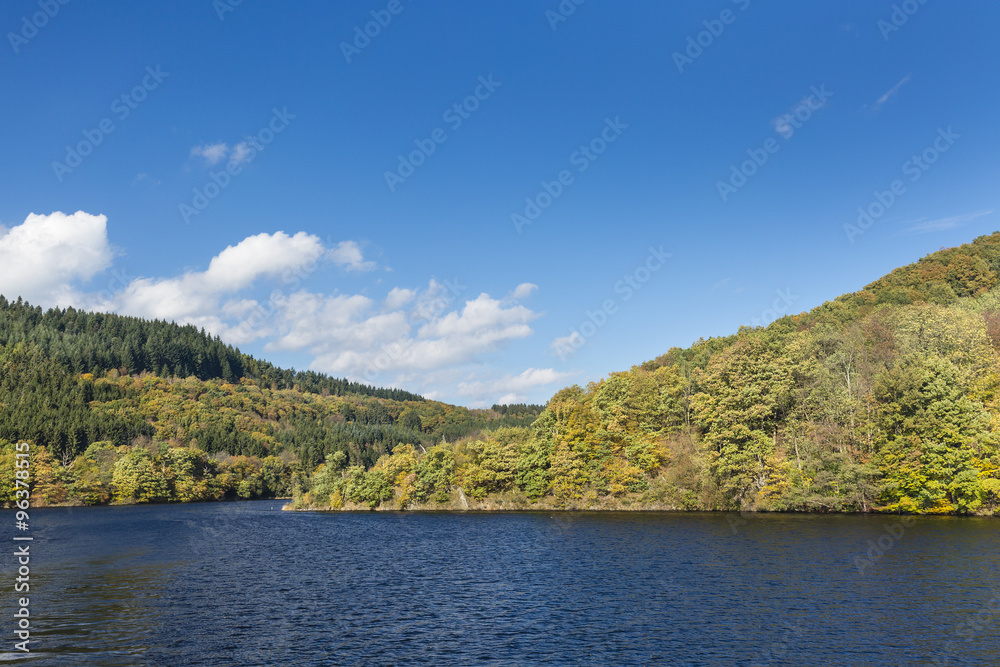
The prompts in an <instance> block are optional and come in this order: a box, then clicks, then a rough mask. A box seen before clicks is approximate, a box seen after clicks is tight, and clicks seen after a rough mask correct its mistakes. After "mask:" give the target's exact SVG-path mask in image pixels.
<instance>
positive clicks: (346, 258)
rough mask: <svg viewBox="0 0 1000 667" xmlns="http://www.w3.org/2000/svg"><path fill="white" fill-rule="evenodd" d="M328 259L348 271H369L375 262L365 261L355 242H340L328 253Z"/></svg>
mask: <svg viewBox="0 0 1000 667" xmlns="http://www.w3.org/2000/svg"><path fill="white" fill-rule="evenodd" d="M330 259H332V260H333V262H334V263H335V264H337V265H338V266H342V267H343V268H345V269H347V270H348V271H362V272H363V271H371V270H372V269H374V268H375V262H371V261H365V258H364V256H363V255H362V253H361V247H360V246H358V244H357V242H355V241H341V242H340V243H338V244H337V247H335V248H333V249H332V250H331V251H330Z"/></svg>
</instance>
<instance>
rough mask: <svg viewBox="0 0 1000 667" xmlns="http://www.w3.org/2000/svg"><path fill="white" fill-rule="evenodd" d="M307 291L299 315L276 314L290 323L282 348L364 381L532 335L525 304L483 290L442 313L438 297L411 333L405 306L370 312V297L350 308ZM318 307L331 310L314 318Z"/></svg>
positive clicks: (451, 362) (470, 356)
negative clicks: (300, 352) (309, 302)
mask: <svg viewBox="0 0 1000 667" xmlns="http://www.w3.org/2000/svg"><path fill="white" fill-rule="evenodd" d="M439 288H440V285H439V284H438V283H435V282H434V281H431V283H430V285H429V287H428V290H427V291H428V292H432V293H436V292H437V291H438V289H439ZM421 296H422V295H421ZM437 296H438V298H440V295H437ZM302 298H306V297H305V295H303V297H302ZM309 298H311V299H313V300H314V303H313V304H312V305H311V306H310V307H309V308H308V309H304V310H303V311H301V312H302V314H303V315H304V316H302V317H298V318H296V317H295V316H293V315H291V314H286V313H282V318H283V319H284V320H285V321H286V322H289V323H291V324H290V327H291V328H290V331H289V334H288V335H286V336H285V337H284V338H283V339H282V341H281V344H282V345H283V346H285V347H286V348H287V349H301V348H303V347H305V348H308V349H309V351H310V352H312V354H313V355H315V361H314V362H313V364H312V365H311V368H313V369H314V370H317V371H322V372H326V373H335V374H347V375H350V376H352V377H355V378H359V379H362V380H365V381H369V382H370V381H373V380H374V378H375V377H376V376H379V377H382V378H385V377H389V376H390V374H392V373H397V374H399V373H406V372H413V371H428V370H435V369H442V368H450V367H456V366H459V365H461V364H464V363H467V362H470V361H473V360H475V359H476V358H478V357H479V356H481V355H484V354H487V353H490V352H493V351H495V350H497V349H499V348H501V347H503V346H504V345H506V344H508V343H510V342H511V341H513V340H517V339H520V338H524V337H526V336H529V335H531V333H532V329H531V327H530V326H528V322H530V321H531V320H533V319H535V318H536V317H538V315H537V313H534V312H532V311H531V310H529V309H527V308H525V307H523V306H517V305H510V304H506V303H504V302H503V301H500V300H497V299H493V298H491V297H490V296H489V295H487V294H481V295H480V296H479V297H478V298H477V299H475V300H473V301H468V302H466V303H465V305H464V307H463V308H462V309H461V310H452V311H450V312H444V311H445V310H446V309H447V307H448V304H447V302H439V303H440V307H439V308H438V309H437V310H433V311H427V312H429V313H430V319H429V320H428V321H426V322H425V323H424V324H423V326H421V327H420V328H419V330H418V331H417V332H416V334H415V335H414V333H413V325H412V324H411V322H410V320H409V319H408V318H407V315H406V313H404V312H403V311H395V312H393V313H372V312H371V305H372V304H370V302H369V303H364V304H362V303H360V302H359V303H358V304H357V306H358V307H357V308H355V309H353V310H352V311H351V312H349V313H348V312H345V310H344V309H343V305H344V304H336V303H334V304H331V302H336V300H337V299H340V298H342V297H322V296H321V295H309ZM356 298H358V299H361V298H363V297H356ZM418 301H419V297H418ZM331 305H333V306H334V307H333V309H332V311H331V310H330V308H331ZM324 312H328V313H331V314H332V316H331V317H326V318H321V319H319V320H316V319H313V318H315V317H317V315H316V314H317V313H324ZM295 332H309V333H308V334H302V333H295Z"/></svg>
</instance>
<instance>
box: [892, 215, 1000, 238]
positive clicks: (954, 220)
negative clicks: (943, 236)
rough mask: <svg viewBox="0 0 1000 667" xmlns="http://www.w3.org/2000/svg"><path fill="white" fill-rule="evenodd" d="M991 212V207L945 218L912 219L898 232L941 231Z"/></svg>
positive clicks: (923, 232) (962, 225)
mask: <svg viewBox="0 0 1000 667" xmlns="http://www.w3.org/2000/svg"><path fill="white" fill-rule="evenodd" d="M991 213H993V209H990V210H986V211H975V212H973V213H965V214H963V215H952V216H948V217H946V218H937V219H935V220H924V219H922V218H921V219H920V220H914V221H913V222H912V223H911V224H910V226H909V227H907V228H906V229H904V230H902V231H900V232H899V233H900V234H930V233H932V232H943V231H947V230H949V229H956V228H958V227H964V226H965V225H967V224H969V223H970V222H972V221H973V220H975V219H976V218H981V217H983V216H985V215H990V214H991Z"/></svg>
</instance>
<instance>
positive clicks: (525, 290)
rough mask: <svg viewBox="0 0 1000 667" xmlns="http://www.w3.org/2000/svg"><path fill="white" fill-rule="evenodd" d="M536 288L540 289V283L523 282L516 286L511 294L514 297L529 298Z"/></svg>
mask: <svg viewBox="0 0 1000 667" xmlns="http://www.w3.org/2000/svg"><path fill="white" fill-rule="evenodd" d="M536 289H538V285H535V284H533V283H521V284H520V285H518V286H517V287H515V288H514V291H513V292H511V294H510V295H511V297H512V298H514V299H527V298H528V297H529V296H531V294H532V292H534V291H535V290H536Z"/></svg>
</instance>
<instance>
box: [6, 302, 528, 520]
mask: <svg viewBox="0 0 1000 667" xmlns="http://www.w3.org/2000/svg"><path fill="white" fill-rule="evenodd" d="M494 407H495V408H496V409H495V410H469V409H466V408H462V407H458V406H453V405H448V404H445V403H440V402H437V401H427V400H425V399H424V398H423V397H421V396H419V395H417V394H413V393H410V392H407V391H403V390H400V389H386V388H379V387H373V386H368V385H363V384H359V383H356V382H351V381H348V380H345V379H337V378H331V377H329V376H326V375H323V374H320V373H313V372H294V371H290V370H286V369H281V368H278V367H275V366H273V365H272V364H270V363H268V362H266V361H261V360H258V359H254V358H253V357H251V356H248V355H245V354H243V353H241V352H240V351H239V350H238V349H236V348H234V347H232V346H230V345H226V344H224V343H222V342H221V341H220V340H219V338H218V337H212V336H209V335H208V334H206V333H205V332H204V331H198V330H197V329H196V328H194V327H192V326H179V325H177V324H173V323H167V322H161V321H152V322H151V321H147V320H143V319H139V318H134V317H122V316H119V315H110V314H103V313H88V312H82V311H78V310H74V309H72V308H69V309H65V310H63V309H52V310H48V311H46V312H43V311H42V310H41V308H38V307H33V306H31V305H30V304H27V303H24V302H23V301H21V300H20V299H18V300H17V301H15V302H10V301H8V300H7V299H5V298H3V297H0V467H4V466H11V467H12V466H13V461H14V453H13V452H14V450H13V445H14V443H16V442H20V441H28V442H29V443H31V444H32V445H33V446H34V447H36V448H38V451H41V454H40V456H41V460H42V461H43V463H40V464H39V465H43V468H44V466H45V465H48V466H49V470H50V472H49V473H46V474H48V475H49V476H50V477H51V480H50V481H49V482H44V483H42V484H41V488H43V489H47V490H46V492H45V493H46V494H48V495H47V497H48V501H47V502H98V503H99V502H108V501H111V500H114V501H118V502H129V501H135V500H146V501H163V500H205V499H212V498H222V497H233V496H236V497H259V496H262V495H263V496H266V495H275V494H284V495H288V494H290V493H291V490H292V485H293V481H294V478H296V476H297V477H298V478H303V477H304V478H308V474H309V472H311V471H312V469H313V468H314V467H315V466H316V465H318V464H319V463H322V462H323V461H324V460H325V458H326V457H328V456H330V455H333V454H337V453H339V454H340V455H342V457H343V460H344V461H345V462H346V463H350V464H353V465H358V466H362V467H370V466H372V465H374V463H375V462H376V461H377V460H378V459H379V458H380V457H381V456H383V455H384V454H386V453H388V452H391V451H392V450H393V448H395V447H396V446H398V445H399V444H401V443H406V444H408V445H410V446H413V447H417V448H420V449H425V448H426V447H428V446H431V445H433V444H434V443H436V442H439V441H441V440H452V441H454V440H458V439H460V438H462V437H464V436H467V435H469V434H474V433H478V432H480V431H482V430H484V429H491V428H499V427H503V426H526V425H528V424H530V423H531V422H532V421H534V419H535V418H536V417H537V416H538V413H539V412H540V411H541V410H542V407H541V406H527V405H515V406H494ZM42 448H43V450H44V451H42ZM136 457H139V459H136V460H133V459H135V458H136ZM143 457H146V458H143ZM191 457H194V458H193V459H192V458H191ZM233 457H236V459H234V458H233ZM237 459H238V460H237ZM279 459H280V461H279ZM268 460H270V461H271V462H270V463H268V464H267V465H264V464H263V463H262V462H263V461H268ZM45 461H48V463H44V462H45ZM179 461H180V462H181V463H178V462H179ZM227 461H228V462H229V463H226V462H227ZM233 461H236V462H235V463H234V462H233ZM241 461H242V462H241ZM175 464H176V465H175ZM95 466H96V470H97V471H98V472H95V471H94V470H91V468H93V467H95ZM135 466H138V467H135ZM177 466H180V467H179V468H178V467H177ZM233 466H236V468H233ZM268 466H270V468H268ZM147 468H148V469H147ZM175 468H176V469H175ZM237 469H238V470H237ZM265 469H267V470H269V471H270V472H266V471H265ZM74 470H78V472H79V471H81V470H82V471H84V472H79V474H77V473H74V472H73V471H74ZM126 471H131V472H128V475H131V476H132V477H130V478H129V479H132V482H129V483H126V482H124V481H119V482H115V481H114V480H115V475H116V474H118V475H119V476H121V475H126ZM137 471H138V472H137ZM194 471H200V472H197V475H196V477H197V479H199V480H200V481H199V482H198V484H195V483H194V482H192V481H191V479H190V476H191V475H194V474H195V472H194ZM276 471H277V472H276ZM12 475H13V473H11V475H9V476H8V477H10V479H13V477H12ZM81 475H82V478H86V479H88V480H89V481H88V482H87V484H86V485H84V486H79V485H80V484H82V482H81V481H80V479H81V477H80V476H81ZM199 475H200V477H198V476H199ZM42 476H43V477H44V474H43V475H42ZM248 476H249V477H248ZM268 476H270V477H269V479H270V482H267V483H265V481H263V480H264V478H265V477H268ZM133 478H134V479H133ZM143 479H145V480H147V482H148V484H147V483H146V482H142V483H140V482H139V481H136V480H143ZM206 480H213V481H211V483H209V481H206ZM248 480H255V481H248ZM178 484H179V485H180V486H177V485H178ZM241 484H242V485H243V486H242V487H240V485H241ZM192 485H193V486H192ZM199 485H200V486H199ZM8 486H10V484H9V483H5V482H0V502H9V501H10V500H12V499H13V495H12V494H13V488H12V487H11V488H7V487H8ZM78 487H79V488H78ZM147 487H148V488H147ZM241 488H242V490H241ZM85 489H86V490H85ZM144 489H145V490H144ZM178 489H181V490H178ZM192 489H195V490H192Z"/></svg>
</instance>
